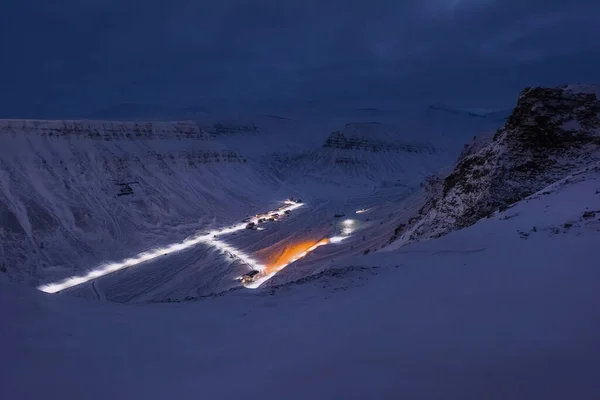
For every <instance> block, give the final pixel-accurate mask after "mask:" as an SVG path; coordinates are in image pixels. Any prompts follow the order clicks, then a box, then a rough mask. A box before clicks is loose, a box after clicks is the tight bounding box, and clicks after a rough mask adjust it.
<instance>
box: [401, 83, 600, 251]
mask: <svg viewBox="0 0 600 400" xmlns="http://www.w3.org/2000/svg"><path fill="white" fill-rule="evenodd" d="M596 93H600V90H598V86H593V85H583V86H582V85H570V86H565V87H560V88H539V87H538V88H527V89H525V90H524V91H523V92H522V93H521V95H520V97H519V100H518V103H517V106H516V108H515V109H514V111H513V113H512V114H511V116H510V117H509V119H508V121H507V122H506V124H505V125H504V127H502V128H501V129H499V130H498V131H497V133H496V134H495V135H494V136H493V138H489V140H487V141H486V140H481V139H478V140H476V141H474V142H473V143H472V144H471V145H470V146H467V147H466V148H465V149H464V151H463V153H462V155H461V158H460V160H459V161H458V164H457V165H456V167H455V169H454V171H452V173H450V174H449V175H448V176H447V177H445V179H443V180H442V179H438V180H437V181H436V180H432V181H431V182H430V196H429V199H428V200H427V202H426V203H425V204H424V206H423V207H422V208H421V210H420V211H419V213H418V215H415V216H412V217H411V218H410V219H409V220H407V221H404V222H403V223H402V224H401V225H400V226H398V227H397V229H396V232H395V235H394V237H393V239H394V240H395V239H399V240H400V241H401V242H402V243H407V242H411V241H415V240H419V239H426V238H432V237H438V236H441V235H443V234H446V233H448V232H451V231H453V230H455V229H460V228H463V227H465V226H469V225H472V224H473V223H475V222H476V221H478V220H479V219H481V218H483V217H486V216H488V215H490V214H491V213H492V212H494V211H495V210H497V209H503V208H506V207H508V206H510V205H511V204H513V203H515V202H516V201H518V200H520V199H523V198H525V197H527V196H529V195H530V194H532V193H534V192H536V191H538V190H539V189H541V188H543V187H544V186H546V185H549V184H551V183H553V182H555V181H557V180H559V179H561V178H563V177H565V176H566V175H568V174H570V173H572V172H574V171H576V170H579V169H581V168H584V167H585V166H587V165H589V164H591V163H593V162H596V161H599V160H600V101H599V100H598V98H597V94H596Z"/></svg>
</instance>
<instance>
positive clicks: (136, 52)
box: [0, 0, 600, 115]
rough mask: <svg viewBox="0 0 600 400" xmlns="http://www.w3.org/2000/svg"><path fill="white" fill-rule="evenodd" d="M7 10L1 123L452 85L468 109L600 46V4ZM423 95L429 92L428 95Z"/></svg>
mask: <svg viewBox="0 0 600 400" xmlns="http://www.w3.org/2000/svg"><path fill="white" fill-rule="evenodd" d="M3 7H4V9H5V10H7V12H4V13H3V18H4V20H3V24H2V28H1V29H2V30H3V34H2V35H1V36H0V51H2V54H3V55H5V59H4V62H3V63H2V64H1V65H0V84H1V85H2V86H3V87H4V88H5V90H4V91H3V92H2V93H1V94H0V106H1V108H0V109H2V110H4V111H3V112H2V114H5V115H6V114H27V113H29V114H40V115H42V114H60V113H66V114H83V113H86V112H91V111H94V110H95V109H97V108H101V107H104V106H108V105H111V104H118V103H121V102H148V103H161V102H163V103H164V102H166V103H169V104H175V105H177V104H181V105H187V104H199V103H210V102H211V101H214V100H216V99H234V100H245V101H249V100H252V99H276V98H284V97H285V98H297V99H299V100H312V99H314V98H315V97H318V98H321V99H323V100H327V99H329V100H331V101H332V102H334V101H339V100H340V99H348V98H349V97H353V98H354V99H355V101H365V102H369V101H409V100H410V99H411V98H415V97H419V96H420V97H423V98H424V97H431V98H432V99H433V98H435V97H436V96H449V95H451V94H452V93H453V92H456V90H457V88H461V92H462V93H469V95H468V96H467V95H466V94H464V96H467V97H468V98H466V99H465V101H467V100H469V101H475V100H476V99H477V98H478V96H482V95H484V94H485V95H488V94H489V93H488V92H489V91H495V90H497V91H498V96H499V98H502V96H506V98H509V96H508V93H507V91H512V93H513V94H514V92H516V91H517V90H519V85H522V84H523V83H524V82H522V81H524V80H526V79H531V78H530V77H529V72H527V71H529V69H530V68H531V66H532V65H534V64H535V65H536V66H539V67H540V68H541V70H540V71H539V74H540V76H544V77H545V79H546V80H547V81H548V82H551V81H554V80H561V81H569V80H578V79H579V78H593V77H594V76H590V74H589V73H587V72H586V74H583V75H582V74H581V70H580V69H578V68H577V67H576V66H573V67H568V66H567V67H566V69H563V70H562V71H557V70H556V68H553V67H552V65H549V66H546V67H544V60H549V61H550V62H554V63H559V64H561V65H563V66H565V64H564V63H562V61H559V60H566V59H569V60H574V59H577V57H578V55H579V56H580V57H582V58H581V62H583V63H595V62H597V61H598V58H597V57H595V51H596V49H597V48H598V44H599V43H598V42H599V39H598V38H600V27H599V26H598V24H597V23H596V21H595V20H594V18H593V16H594V15H600V3H598V2H597V1H595V0H572V1H558V0H520V1H519V0H503V1H500V0H496V1H495V0H427V1H422V0H406V1H400V0H360V1H359V0H355V1H347V0H343V1H342V0H330V1H317V0H303V1H300V0H289V1H285V2H282V1H280V0H220V1H218V2H213V1H211V2H209V1H193V0H173V1H170V2H164V1H159V0H147V1H145V2H144V3H143V5H141V3H139V2H138V1H134V0H95V1H92V0H87V1H83V0H62V1H58V2H47V1H43V0H31V1H28V2H24V1H20V0H10V1H8V2H5V4H4V5H3ZM597 66H598V67H600V65H597ZM544 68H546V69H545V70H544ZM596 70H597V71H599V73H600V68H596ZM520 71H521V72H520ZM545 71H546V72H545ZM591 75H593V74H591ZM519 76H522V77H523V79H520V78H519ZM486 77H487V78H486ZM474 78H476V79H474ZM599 78H600V77H599ZM598 80H600V79H598ZM433 82H435V85H434V84H433ZM497 82H502V85H499V84H498V83H497ZM507 85H508V86H507ZM420 87H428V88H431V90H429V91H428V92H427V95H426V96H425V94H424V93H423V92H424V91H423V90H421V89H419V88H420ZM402 89H404V90H402ZM462 93H456V96H457V97H460V96H463V94H462ZM511 96H512V95H511Z"/></svg>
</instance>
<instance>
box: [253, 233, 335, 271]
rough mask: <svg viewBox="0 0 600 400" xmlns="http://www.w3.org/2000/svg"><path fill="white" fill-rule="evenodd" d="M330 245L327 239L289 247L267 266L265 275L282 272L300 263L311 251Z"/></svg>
mask: <svg viewBox="0 0 600 400" xmlns="http://www.w3.org/2000/svg"><path fill="white" fill-rule="evenodd" d="M328 243H329V239H327V238H325V239H322V240H320V241H318V242H314V241H310V242H302V243H298V244H295V245H293V246H290V247H287V248H286V249H285V250H283V252H281V253H280V254H278V255H277V257H276V258H275V260H273V261H272V262H270V263H268V264H267V267H266V269H265V274H266V275H268V274H271V273H274V272H278V271H281V270H282V269H283V268H285V267H287V266H288V265H290V264H291V263H293V262H295V261H298V260H299V259H301V258H302V257H304V256H306V255H307V254H308V253H310V252H311V251H313V250H315V249H316V248H318V247H320V246H324V245H326V244H328Z"/></svg>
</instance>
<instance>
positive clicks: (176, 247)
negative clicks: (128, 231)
mask: <svg viewBox="0 0 600 400" xmlns="http://www.w3.org/2000/svg"><path fill="white" fill-rule="evenodd" d="M285 204H287V206H286V207H282V208H280V209H279V210H276V211H269V212H268V213H266V214H262V215H269V216H273V215H274V214H277V213H284V212H286V211H292V210H295V209H297V208H299V207H302V206H303V205H304V204H303V203H296V202H293V201H286V202H285ZM258 219H259V218H258V216H257V217H252V218H250V219H249V222H254V223H257V222H258ZM244 229H246V223H243V224H238V225H235V226H232V227H228V228H223V229H219V230H214V231H210V232H209V233H208V234H204V235H200V236H192V237H190V238H188V239H186V240H184V241H183V242H181V243H174V244H171V245H168V246H165V247H161V248H157V249H153V250H150V251H145V252H143V253H140V254H138V255H136V256H133V257H131V258H127V259H125V260H122V261H120V262H116V263H108V264H103V265H101V266H99V267H98V268H95V269H93V270H91V271H89V272H88V273H86V274H84V275H81V276H72V277H70V278H67V279H65V280H62V281H60V282H54V283H50V284H44V285H40V286H38V290H41V291H42V292H46V293H57V292H60V291H61V290H65V289H68V288H71V287H74V286H78V285H81V284H83V283H86V282H89V281H91V280H93V279H97V278H100V277H102V276H105V275H108V274H111V273H113V272H116V271H119V270H122V269H125V268H130V267H133V266H135V265H138V264H141V263H143V262H146V261H150V260H154V259H156V258H158V257H160V256H167V255H169V254H172V253H175V252H179V251H182V250H186V249H189V248H191V247H193V246H196V245H198V244H201V243H202V244H207V245H209V246H213V247H215V248H217V249H219V250H220V251H223V252H229V253H231V255H232V256H233V257H236V258H238V259H240V260H241V261H242V262H244V263H246V264H248V265H249V266H250V267H251V268H252V269H256V270H259V271H264V270H265V266H264V265H261V264H259V263H258V262H256V261H255V260H253V259H252V258H251V257H250V256H248V255H246V254H244V253H243V252H241V251H239V250H237V249H236V248H234V247H232V246H230V245H228V244H227V243H225V242H223V241H221V240H218V239H217V237H218V236H222V235H227V234H230V233H234V232H238V231H242V230H244Z"/></svg>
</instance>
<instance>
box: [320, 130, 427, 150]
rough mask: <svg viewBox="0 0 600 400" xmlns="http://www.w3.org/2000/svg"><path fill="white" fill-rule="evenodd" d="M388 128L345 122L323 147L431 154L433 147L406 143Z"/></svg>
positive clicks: (425, 144) (424, 144)
mask: <svg viewBox="0 0 600 400" xmlns="http://www.w3.org/2000/svg"><path fill="white" fill-rule="evenodd" d="M389 129H390V128H389V127H386V126H385V125H384V124H380V123H378V122H365V123H354V124H347V125H346V126H345V127H344V129H343V130H341V131H335V132H333V133H332V134H331V135H329V137H328V138H327V140H326V141H325V143H324V144H323V147H326V148H334V149H343V150H364V151H371V152H374V153H376V152H393V151H394V152H397V151H401V152H407V153H416V154H423V153H426V154H432V153H434V152H435V148H434V147H433V146H431V145H429V144H427V143H408V142H402V141H400V140H397V139H396V140H395V139H394V138H393V132H388V130H389Z"/></svg>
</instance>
